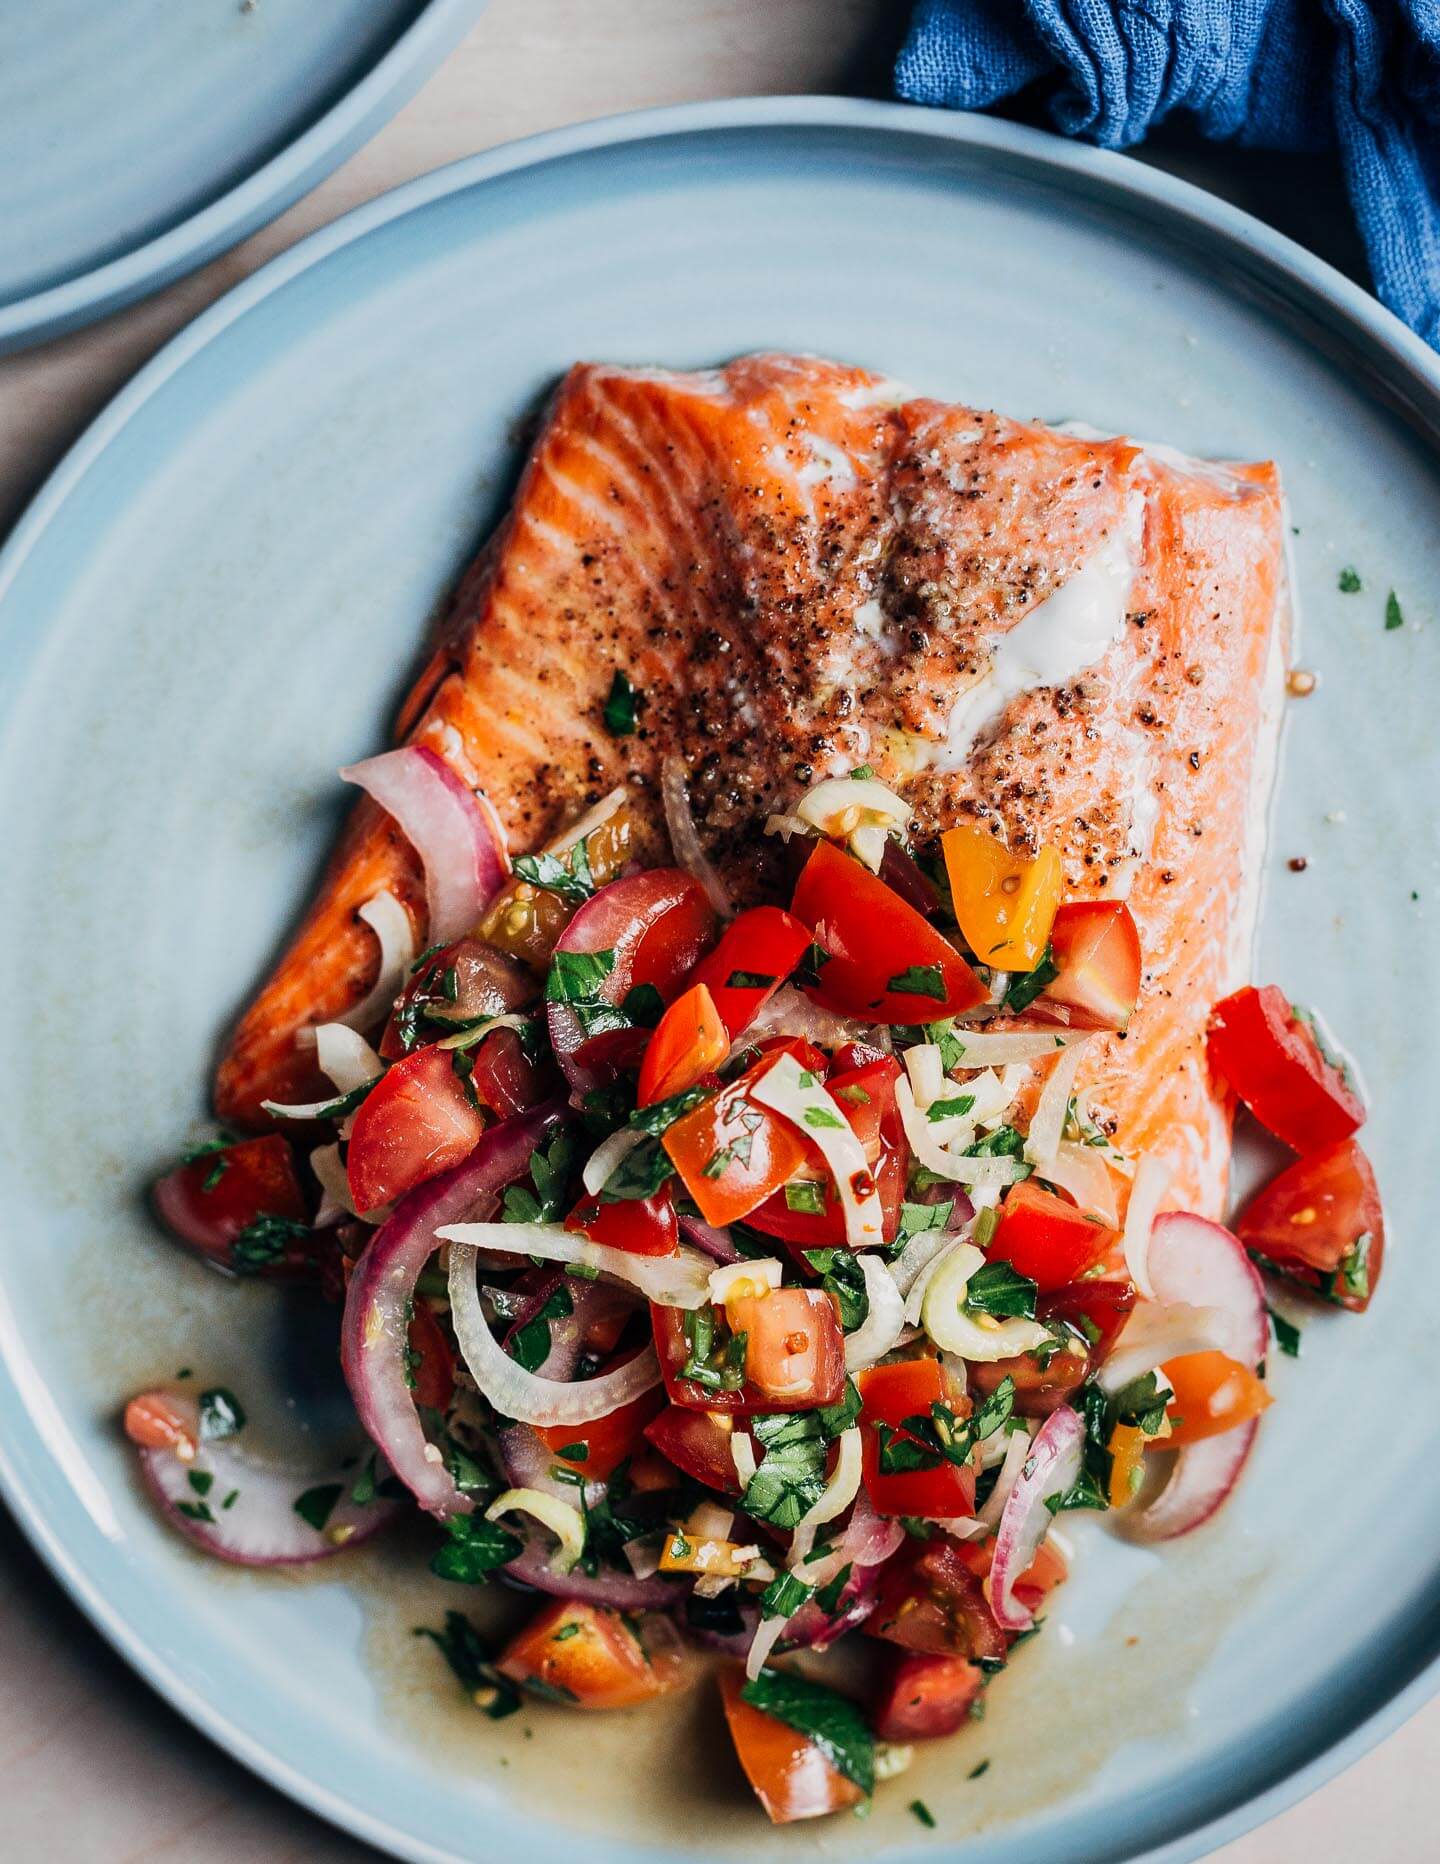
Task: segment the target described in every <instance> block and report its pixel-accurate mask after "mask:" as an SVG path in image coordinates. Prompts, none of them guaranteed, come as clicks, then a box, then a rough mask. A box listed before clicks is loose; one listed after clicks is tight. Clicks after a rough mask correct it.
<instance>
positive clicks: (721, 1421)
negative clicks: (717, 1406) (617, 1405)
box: [645, 1404, 741, 1496]
mask: <svg viewBox="0 0 1440 1864" xmlns="http://www.w3.org/2000/svg"><path fill="white" fill-rule="evenodd" d="M735 1429H736V1425H735V1423H734V1420H733V1419H732V1418H731V1417H730V1416H729V1415H728V1414H727V1413H726V1412H724V1411H697V1410H695V1409H693V1408H692V1407H691V1406H689V1405H681V1404H667V1405H666V1406H665V1408H664V1409H663V1410H662V1411H661V1412H659V1414H658V1415H657V1416H655V1417H653V1418H652V1419H651V1420H650V1422H649V1423H648V1424H647V1425H646V1426H645V1436H646V1438H647V1440H648V1441H649V1442H650V1443H651V1444H653V1446H654V1447H655V1449H657V1450H658V1451H659V1452H660V1454H661V1455H662V1456H663V1457H664V1458H665V1459H666V1461H667V1462H670V1463H673V1464H674V1466H675V1467H676V1469H678V1470H679V1471H680V1473H681V1474H682V1475H685V1476H693V1477H694V1478H695V1480H696V1481H697V1482H703V1483H704V1484H705V1486H706V1488H710V1489H718V1490H719V1491H720V1493H721V1494H722V1495H737V1496H738V1495H739V1494H740V1492H741V1489H740V1477H739V1474H738V1473H737V1471H736V1468H735V1458H734V1457H733V1456H732V1455H731V1453H730V1444H731V1439H732V1436H733V1433H734V1431H735Z"/></svg>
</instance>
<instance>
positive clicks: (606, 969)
mask: <svg viewBox="0 0 1440 1864" xmlns="http://www.w3.org/2000/svg"><path fill="white" fill-rule="evenodd" d="M614 969H615V954H614V952H613V951H557V952H556V953H555V955H554V956H553V957H552V958H551V960H550V971H549V975H548V976H547V977H546V979H545V1000H546V1002H547V1003H593V1002H595V1001H596V1000H597V993H598V992H599V989H600V986H601V985H602V984H603V983H604V982H605V979H606V978H607V977H609V975H610V973H611V972H612V971H613V970H614ZM611 1007H612V1008H613V1005H612V1006H611Z"/></svg>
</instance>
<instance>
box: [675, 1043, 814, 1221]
mask: <svg viewBox="0 0 1440 1864" xmlns="http://www.w3.org/2000/svg"><path fill="white" fill-rule="evenodd" d="M788 1046H789V1045H788V1044H785V1045H782V1047H780V1048H775V1049H772V1050H770V1051H769V1053H767V1054H765V1055H763V1056H762V1057H761V1058H760V1060H759V1061H757V1062H756V1063H755V1064H754V1066H753V1067H750V1068H747V1069H746V1070H745V1072H744V1074H742V1075H741V1076H740V1077H739V1079H738V1080H736V1081H732V1082H731V1084H730V1085H729V1087H726V1088H722V1089H721V1091H720V1092H719V1093H718V1094H717V1095H716V1096H715V1097H714V1099H713V1100H707V1101H705V1102H704V1103H703V1105H701V1106H698V1107H696V1108H695V1110H694V1112H693V1113H687V1114H685V1115H684V1117H683V1118H681V1119H678V1120H676V1121H674V1123H673V1124H672V1125H670V1126H669V1127H667V1128H666V1131H665V1136H664V1139H663V1140H662V1141H661V1143H662V1144H663V1145H664V1147H665V1150H666V1152H667V1153H668V1154H669V1156H670V1160H671V1163H672V1164H673V1165H674V1167H675V1169H676V1171H678V1172H679V1174H680V1176H681V1178H682V1179H683V1181H684V1184H685V1189H686V1190H687V1191H688V1192H689V1193H690V1195H691V1197H692V1198H694V1200H695V1202H696V1204H697V1205H698V1206H699V1209H700V1215H701V1216H702V1217H703V1218H704V1219H705V1221H706V1222H707V1223H713V1224H717V1225H720V1226H722V1227H723V1226H724V1225H725V1224H727V1223H734V1222H735V1221H736V1219H737V1218H740V1217H748V1216H749V1214H750V1212H751V1211H752V1210H754V1209H755V1207H756V1205H757V1204H762V1203H764V1201H765V1199H766V1198H767V1197H769V1195H770V1193H771V1192H772V1191H775V1190H778V1189H779V1187H780V1186H781V1185H782V1184H784V1183H785V1181H786V1180H787V1179H788V1178H791V1177H793V1175H794V1174H795V1172H797V1171H798V1170H799V1168H800V1166H801V1165H802V1164H803V1163H804V1159H805V1142H804V1140H803V1139H802V1138H801V1137H800V1135H799V1134H798V1133H797V1132H796V1130H795V1128H794V1127H793V1126H792V1125H791V1124H790V1122H789V1121H788V1120H782V1119H781V1118H780V1116H779V1115H778V1114H776V1113H772V1112H771V1111H770V1109H769V1108H768V1107H762V1106H761V1105H760V1103H759V1102H758V1101H756V1100H752V1099H751V1098H750V1089H751V1087H753V1086H754V1084H755V1082H756V1081H758V1080H759V1079H760V1077H761V1076H762V1075H763V1074H765V1073H766V1071H767V1070H768V1069H770V1068H771V1067H773V1066H774V1063H775V1059H776V1057H777V1056H778V1055H779V1054H781V1053H782V1052H784V1048H785V1047H788ZM807 1065H808V1064H807ZM823 1065H824V1064H823V1061H822V1063H821V1066H822V1067H823Z"/></svg>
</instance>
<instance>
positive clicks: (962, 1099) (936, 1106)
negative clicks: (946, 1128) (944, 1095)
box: [925, 1094, 975, 1120]
mask: <svg viewBox="0 0 1440 1864" xmlns="http://www.w3.org/2000/svg"><path fill="white" fill-rule="evenodd" d="M974 1105H975V1096H974V1095H973V1094H958V1095H955V1096H953V1097H952V1098H951V1099H949V1100H932V1101H931V1102H930V1105H929V1106H928V1107H927V1108H926V1109H925V1117H926V1119H927V1120H963V1119H964V1117H965V1115H966V1114H967V1113H968V1112H969V1111H970V1109H971V1108H972V1107H973V1106H974Z"/></svg>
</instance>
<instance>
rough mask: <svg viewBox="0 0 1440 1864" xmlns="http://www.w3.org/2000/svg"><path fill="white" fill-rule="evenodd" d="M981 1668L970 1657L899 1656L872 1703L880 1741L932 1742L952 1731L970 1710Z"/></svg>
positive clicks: (979, 1685)
mask: <svg viewBox="0 0 1440 1864" xmlns="http://www.w3.org/2000/svg"><path fill="white" fill-rule="evenodd" d="M984 1687H985V1672H984V1671H983V1670H982V1669H981V1668H980V1667H979V1665H978V1664H974V1663H971V1662H970V1660H969V1658H968V1657H928V1656H923V1655H920V1654H919V1653H917V1654H916V1655H914V1656H907V1657H901V1658H900V1659H899V1661H898V1662H897V1663H896V1665H895V1668H894V1669H893V1670H892V1671H891V1672H890V1676H889V1679H888V1680H887V1682H886V1683H885V1686H884V1688H883V1690H882V1691H881V1694H880V1697H879V1700H878V1702H877V1703H876V1707H875V1715H874V1722H875V1733H876V1734H877V1735H878V1736H879V1737H880V1739H881V1740H882V1741H898V1742H906V1741H933V1740H935V1739H936V1737H937V1736H939V1735H953V1734H954V1733H955V1731H956V1730H957V1729H958V1728H963V1727H964V1725H965V1723H966V1722H968V1721H969V1720H970V1717H971V1715H972V1713H973V1712H974V1708H975V1703H976V1700H977V1698H978V1697H979V1695H980V1692H981V1690H982V1689H983V1688H984Z"/></svg>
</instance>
